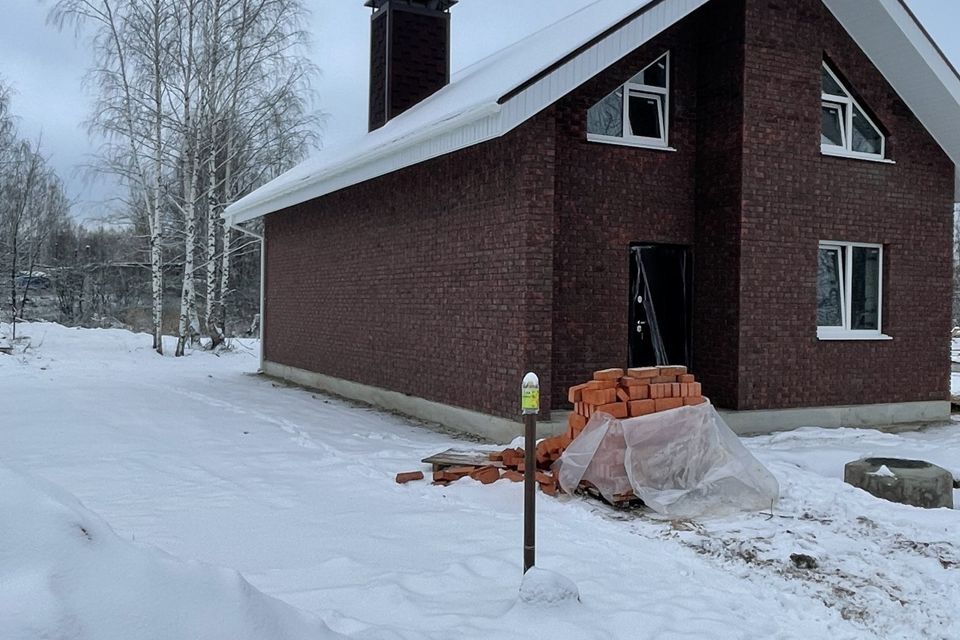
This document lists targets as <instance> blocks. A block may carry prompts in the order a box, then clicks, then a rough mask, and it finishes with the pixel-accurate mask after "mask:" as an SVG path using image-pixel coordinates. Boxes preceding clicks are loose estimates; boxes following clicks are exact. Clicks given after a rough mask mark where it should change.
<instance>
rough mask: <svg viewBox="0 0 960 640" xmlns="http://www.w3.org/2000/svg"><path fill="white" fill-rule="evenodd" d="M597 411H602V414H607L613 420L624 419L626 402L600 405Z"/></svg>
mask: <svg viewBox="0 0 960 640" xmlns="http://www.w3.org/2000/svg"><path fill="white" fill-rule="evenodd" d="M597 411H603V412H604V413H609V414H610V415H612V416H613V417H614V418H626V417H627V403H626V402H610V403H608V404H602V405H600V406H599V407H597Z"/></svg>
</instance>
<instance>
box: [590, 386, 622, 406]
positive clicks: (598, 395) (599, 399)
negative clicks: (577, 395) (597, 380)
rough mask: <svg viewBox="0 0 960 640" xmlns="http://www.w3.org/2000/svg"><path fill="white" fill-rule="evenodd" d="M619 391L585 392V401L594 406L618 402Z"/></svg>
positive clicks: (597, 390) (594, 390)
mask: <svg viewBox="0 0 960 640" xmlns="http://www.w3.org/2000/svg"><path fill="white" fill-rule="evenodd" d="M616 400H617V390H616V389H615V388H613V389H590V390H587V391H584V392H583V401H584V402H585V403H587V404H592V405H594V406H597V405H601V404H608V403H610V402H616Z"/></svg>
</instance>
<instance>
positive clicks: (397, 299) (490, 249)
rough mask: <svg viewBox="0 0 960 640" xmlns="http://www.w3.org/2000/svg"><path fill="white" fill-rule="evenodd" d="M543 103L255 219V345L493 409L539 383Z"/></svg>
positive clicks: (543, 364)
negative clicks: (526, 114)
mask: <svg viewBox="0 0 960 640" xmlns="http://www.w3.org/2000/svg"><path fill="white" fill-rule="evenodd" d="M552 148H553V116H552V111H549V110H548V111H547V112H545V113H543V114H541V115H540V116H538V117H536V118H535V119H533V120H532V121H530V122H528V123H527V124H526V125H525V126H524V127H522V128H521V129H518V130H517V131H515V132H513V133H511V134H509V135H507V136H506V137H504V138H502V139H500V140H498V141H494V142H490V143H487V144H484V145H480V146H476V147H472V148H469V149H466V150H463V151H460V152H457V153H455V154H452V155H448V156H445V157H442V158H438V159H435V160H432V161H429V162H426V163H423V164H421V165H417V166H415V167H411V168H408V169H405V170H402V171H398V172H395V173H392V174H389V175H386V176H383V177H380V178H377V179H375V180H371V181H368V182H365V183H363V184H360V185H356V186H353V187H350V188H348V189H344V190H342V191H339V192H336V193H333V194H330V195H328V196H325V197H323V198H319V199H317V200H314V201H311V202H308V203H305V204H303V205H301V206H298V207H295V208H292V209H290V210H287V211H284V212H279V213H276V214H273V215H271V216H268V217H267V219H266V220H267V223H266V238H267V250H266V252H267V255H266V260H267V263H266V290H265V295H266V312H265V336H266V340H265V344H264V348H265V357H266V359H267V360H269V361H272V362H277V363H281V364H285V365H290V366H293V367H298V368H301V369H306V370H309V371H316V372H320V373H324V374H327V375H331V376H335V377H338V378H344V379H347V380H353V381H356V382H360V383H363V384H368V385H373V386H377V387H383V388H386V389H392V390H395V391H400V392H403V393H408V394H412V395H416V396H420V397H424V398H427V399H430V400H435V401H439V402H444V403H449V404H453V405H458V406H462V407H466V408H469V409H474V410H478V411H483V412H487V413H491V414H498V415H503V416H515V415H517V413H518V411H519V384H520V380H521V378H522V376H523V373H524V372H525V371H526V370H530V369H532V370H535V371H537V372H539V373H540V374H541V385H542V387H543V389H544V393H545V394H546V397H550V396H549V393H550V386H551V376H550V360H551V353H550V349H551V346H552V343H551V338H550V332H551V324H552V323H551V315H550V314H551V310H552V308H553V299H552V298H553V292H552V287H551V282H552V274H551V272H552V268H553V265H552V260H551V256H552V242H553V231H552V223H553V151H552Z"/></svg>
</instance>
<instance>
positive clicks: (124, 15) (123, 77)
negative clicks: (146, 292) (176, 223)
mask: <svg viewBox="0 0 960 640" xmlns="http://www.w3.org/2000/svg"><path fill="white" fill-rule="evenodd" d="M170 4H171V3H170V0H59V1H58V2H57V3H56V4H55V5H54V7H53V9H52V10H51V14H50V17H51V20H52V21H53V22H54V23H56V24H57V25H58V26H59V27H61V28H62V27H63V26H64V25H66V24H73V25H75V26H76V27H77V29H78V33H79V29H80V27H82V26H86V27H88V28H90V29H91V30H92V34H93V35H92V38H91V45H92V48H93V51H94V54H95V59H96V63H95V65H96V66H95V68H94V69H93V70H92V71H91V74H90V78H91V81H92V82H94V83H95V84H96V85H97V87H98V99H97V101H96V106H95V109H94V114H93V116H92V118H91V120H90V127H91V129H92V130H93V131H94V132H96V133H97V134H99V135H101V136H102V137H103V138H104V140H105V143H104V145H103V146H102V148H101V149H100V154H99V155H100V159H101V169H102V170H103V171H104V172H106V173H109V174H113V175H117V176H119V177H120V178H121V179H122V180H124V181H125V182H126V183H127V184H128V186H129V187H130V192H131V193H132V194H134V195H136V196H137V197H139V198H142V203H139V204H142V207H140V206H135V207H132V210H133V211H141V212H142V214H143V215H144V216H145V217H146V220H147V227H148V228H149V233H150V241H149V245H150V271H151V289H152V301H153V303H152V312H153V313H152V319H153V331H152V333H153V348H154V349H155V350H156V351H157V353H160V354H162V353H163V339H162V335H163V334H162V324H163V241H164V211H163V203H164V195H165V194H164V175H165V173H166V168H167V166H166V161H167V148H166V137H167V135H166V134H167V132H166V129H165V109H166V103H165V99H166V97H167V96H166V94H165V87H166V83H165V73H166V70H167V69H168V68H169V66H170V65H169V63H170V57H169V53H168V50H169V45H170V40H171V22H172V20H171V15H170Z"/></svg>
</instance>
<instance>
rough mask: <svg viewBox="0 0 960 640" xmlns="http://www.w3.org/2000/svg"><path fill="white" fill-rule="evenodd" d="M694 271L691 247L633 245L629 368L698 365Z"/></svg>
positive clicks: (631, 249) (631, 252) (631, 257)
mask: <svg viewBox="0 0 960 640" xmlns="http://www.w3.org/2000/svg"><path fill="white" fill-rule="evenodd" d="M692 291H693V268H692V262H691V257H690V249H689V248H688V247H684V246H679V245H669V244H637V245H633V246H631V247H630V292H631V298H630V325H629V326H630V337H629V358H628V361H629V365H630V366H631V367H644V366H656V365H668V364H673V365H678V364H682V365H686V366H687V367H690V366H691V365H692V361H691V360H692V355H693V354H692V342H693V340H692V331H691V322H690V313H691V293H692Z"/></svg>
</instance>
